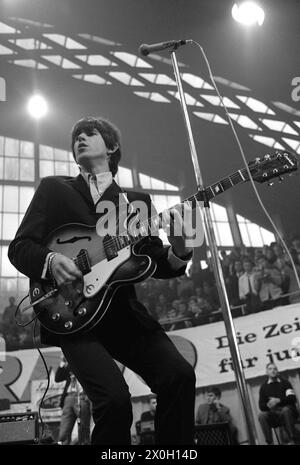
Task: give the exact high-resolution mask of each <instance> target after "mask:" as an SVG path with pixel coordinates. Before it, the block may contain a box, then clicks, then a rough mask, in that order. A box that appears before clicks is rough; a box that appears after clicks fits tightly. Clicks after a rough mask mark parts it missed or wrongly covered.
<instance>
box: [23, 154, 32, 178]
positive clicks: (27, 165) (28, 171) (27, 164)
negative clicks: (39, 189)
mask: <svg viewBox="0 0 300 465" xmlns="http://www.w3.org/2000/svg"><path fill="white" fill-rule="evenodd" d="M20 179H21V180H22V181H34V160H27V159H26V158H21V159H20Z"/></svg>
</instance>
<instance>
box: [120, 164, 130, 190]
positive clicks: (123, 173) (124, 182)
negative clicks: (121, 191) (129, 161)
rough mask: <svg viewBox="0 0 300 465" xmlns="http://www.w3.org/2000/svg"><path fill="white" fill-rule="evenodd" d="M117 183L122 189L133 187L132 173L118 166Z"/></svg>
mask: <svg viewBox="0 0 300 465" xmlns="http://www.w3.org/2000/svg"><path fill="white" fill-rule="evenodd" d="M118 182H119V183H120V186H122V187H133V179H132V171H131V170H130V169H128V168H123V167H122V166H120V167H119V169H118Z"/></svg>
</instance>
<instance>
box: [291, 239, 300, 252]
mask: <svg viewBox="0 0 300 465" xmlns="http://www.w3.org/2000/svg"><path fill="white" fill-rule="evenodd" d="M292 250H293V252H295V254H296V255H298V254H300V235H299V234H296V235H295V236H294V237H293V239H292Z"/></svg>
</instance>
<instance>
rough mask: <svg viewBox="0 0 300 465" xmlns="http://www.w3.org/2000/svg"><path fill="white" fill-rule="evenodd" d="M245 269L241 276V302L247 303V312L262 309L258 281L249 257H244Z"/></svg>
mask: <svg viewBox="0 0 300 465" xmlns="http://www.w3.org/2000/svg"><path fill="white" fill-rule="evenodd" d="M243 270H244V273H243V274H241V275H240V277H239V298H240V300H241V303H243V304H245V305H246V312H245V313H246V314H249V313H256V312H258V311H259V309H260V299H259V297H258V282H257V278H256V273H255V272H254V271H253V263H252V262H251V260H250V259H249V258H244V260H243Z"/></svg>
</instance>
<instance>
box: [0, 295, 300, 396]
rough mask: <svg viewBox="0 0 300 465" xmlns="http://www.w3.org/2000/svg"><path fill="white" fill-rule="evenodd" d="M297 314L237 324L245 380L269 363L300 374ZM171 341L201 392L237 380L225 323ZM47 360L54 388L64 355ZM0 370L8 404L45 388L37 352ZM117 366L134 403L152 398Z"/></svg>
mask: <svg viewBox="0 0 300 465" xmlns="http://www.w3.org/2000/svg"><path fill="white" fill-rule="evenodd" d="M299 310H300V304H295V305H289V306H286V307H279V308H276V309H274V310H269V311H265V312H261V313H256V314H253V315H248V316H245V317H241V318H236V319H235V320H234V324H235V328H236V334H237V340H238V344H239V349H240V353H241V358H242V362H243V367H244V370H245V375H246V377H247V378H255V377H257V376H261V375H263V374H265V370H266V364H267V363H269V362H274V363H276V365H277V366H278V368H279V370H280V371H284V370H293V369H299V368H300V319H299V318H300V313H299ZM169 336H170V338H171V339H172V340H173V342H174V344H175V345H176V346H177V348H178V350H179V351H180V352H181V353H182V355H183V356H184V357H185V358H186V359H187V360H188V361H189V362H190V363H191V365H192V366H193V367H194V369H195V372H196V378H197V387H202V386H203V387H204V386H208V385H210V384H222V383H228V382H232V381H234V380H235V378H234V372H233V367H232V361H231V357H230V350H229V347H228V341H227V337H226V331H225V326H224V323H223V322H218V323H213V324H209V325H205V326H197V327H194V328H188V329H182V330H178V331H173V332H171V333H169ZM43 354H44V356H45V359H46V362H47V365H48V367H49V369H50V371H52V377H51V378H52V379H51V382H52V384H55V383H54V380H53V374H54V372H55V370H56V369H57V367H58V365H59V362H60V356H61V352H60V349H59V348H54V347H53V348H52V347H51V348H46V349H43ZM0 365H1V367H0V368H1V370H0V398H8V399H10V401H11V402H30V400H31V394H32V393H33V392H35V389H36V388H37V387H39V389H42V386H43V384H39V383H33V386H31V385H32V382H34V381H36V380H45V377H46V376H45V368H44V366H43V363H42V360H41V358H40V356H39V354H38V352H37V351H36V350H34V349H30V350H20V351H15V352H8V353H6V355H5V357H4V359H3V357H2V360H1V361H0ZM118 365H119V368H120V370H121V371H122V373H123V375H124V378H125V380H126V382H127V384H128V386H129V389H130V392H131V395H132V397H138V396H142V395H147V394H149V393H150V389H149V388H148V387H147V386H146V384H145V383H144V381H143V380H142V379H141V378H139V377H138V376H137V375H136V374H135V373H133V372H132V371H131V370H129V369H128V368H126V367H124V366H123V365H121V364H118ZM99 368H100V367H99ZM100 369H101V368H100ZM52 387H53V386H52ZM54 388H55V386H54V387H53V389H54ZM57 388H61V386H57ZM55 389H56V388H55ZM55 394H56V395H57V394H58V392H56V393H55ZM33 397H35V396H33ZM55 398H56V399H57V397H56V396H55ZM32 400H33V401H34V399H32ZM33 403H34V402H33Z"/></svg>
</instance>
